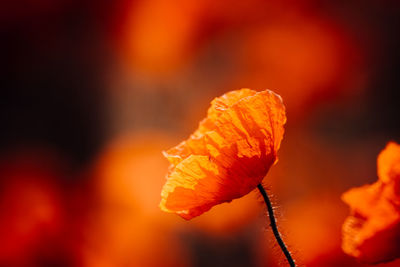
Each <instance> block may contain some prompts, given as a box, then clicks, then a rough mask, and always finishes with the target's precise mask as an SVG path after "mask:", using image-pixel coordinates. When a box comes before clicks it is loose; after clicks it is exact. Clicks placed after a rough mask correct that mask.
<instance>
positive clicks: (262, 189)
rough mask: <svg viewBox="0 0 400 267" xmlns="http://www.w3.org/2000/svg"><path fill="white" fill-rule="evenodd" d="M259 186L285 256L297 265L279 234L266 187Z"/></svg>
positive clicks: (293, 265) (274, 231) (275, 234)
mask: <svg viewBox="0 0 400 267" xmlns="http://www.w3.org/2000/svg"><path fill="white" fill-rule="evenodd" d="M257 188H258V190H260V193H261V195H262V196H263V198H264V201H265V204H266V205H267V210H268V216H269V221H270V224H269V225H270V226H271V228H272V232H273V233H274V236H275V239H276V241H277V242H278V244H279V246H280V247H281V250H282V251H283V253H284V254H285V257H286V259H287V261H288V262H289V265H290V266H291V267H295V266H296V264H295V263H294V260H293V258H292V255H290V252H289V250H288V249H287V247H286V245H285V243H284V242H283V240H282V238H281V235H280V234H279V231H278V226H277V225H276V219H275V215H274V210H273V208H272V204H271V201H270V200H269V197H268V195H267V192H266V191H265V189H264V187H263V186H262V185H261V184H259V185H257Z"/></svg>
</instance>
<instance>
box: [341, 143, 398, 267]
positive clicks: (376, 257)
mask: <svg viewBox="0 0 400 267" xmlns="http://www.w3.org/2000/svg"><path fill="white" fill-rule="evenodd" d="M378 177H379V179H378V181H377V182H375V183H374V184H372V185H364V186H362V187H359V188H353V189H351V190H349V191H348V192H346V193H344V194H343V196H342V199H343V201H344V202H346V203H347V204H348V205H349V206H350V210H351V214H350V216H349V217H348V218H347V219H346V221H345V222H344V224H343V241H342V248H343V250H344V252H346V253H347V254H349V255H352V256H354V257H356V258H358V259H360V260H362V261H365V262H369V263H378V262H383V261H389V260H393V259H395V258H398V257H400V145H398V144H396V143H393V142H391V143H389V144H388V145H387V146H386V148H385V149H384V150H383V151H382V152H381V153H380V154H379V156H378Z"/></svg>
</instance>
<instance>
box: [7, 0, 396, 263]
mask: <svg viewBox="0 0 400 267" xmlns="http://www.w3.org/2000/svg"><path fill="white" fill-rule="evenodd" d="M3 7H4V8H2V10H1V11H0V19H1V21H2V23H0V24H1V26H0V31H1V32H2V35H3V36H4V37H5V41H4V42H2V43H1V44H0V53H2V58H3V60H2V62H1V63H0V66H1V67H2V69H1V70H2V73H3V74H4V76H5V83H4V86H2V88H4V92H5V94H4V96H3V97H2V99H1V100H0V102H1V105H0V125H1V131H0V266H11V267H14V266H15V267H17V266H83V267H85V266H87V267H97V266H99V267H103V266H104V267H106V266H110V267H111V266H133V267H147V266H149V267H153V266H154V267H156V266H160V267H163V266H177V267H191V266H193V267H196V266H210V267H212V266H229V267H235V266H237V267H239V266H254V267H262V266H281V265H282V266H285V264H286V263H285V259H284V258H283V255H282V253H281V251H280V250H279V249H278V248H277V245H276V242H275V240H274V238H273V236H272V234H271V231H270V229H269V228H268V225H269V222H268V219H267V215H266V209H265V206H264V203H263V201H262V198H261V196H260V195H259V193H258V192H257V191H254V192H251V193H250V194H249V195H247V196H245V197H243V198H241V199H236V200H234V201H232V202H231V203H225V204H221V205H219V206H216V207H214V208H212V209H211V210H210V211H209V212H206V213H205V214H203V215H201V216H199V217H197V218H194V219H193V220H190V221H184V220H182V219H181V218H179V217H178V216H176V215H174V214H166V213H163V212H162V211H160V209H159V207H158V205H159V202H160V192H161V188H162V186H163V184H164V183H165V175H166V173H167V169H168V162H167V160H166V159H164V158H163V156H162V154H161V151H163V150H167V149H169V148H171V147H173V146H175V145H176V144H178V143H179V142H180V141H182V140H184V139H186V138H187V136H188V135H189V134H190V133H191V132H193V131H194V130H195V129H196V128H197V126H198V122H199V121H200V120H201V119H202V118H204V117H205V115H206V110H207V108H208V106H209V103H210V101H211V100H212V99H213V98H214V97H217V96H219V95H222V94H223V93H225V92H227V91H230V90H236V89H240V88H251V89H254V90H257V91H260V90H264V89H271V90H273V91H274V92H276V93H278V94H280V95H281V96H282V98H283V101H284V103H285V106H286V110H287V117H288V121H287V124H286V125H285V135H284V138H283V141H282V145H281V148H280V150H279V153H278V156H279V161H278V163H277V164H276V165H274V166H273V167H272V168H271V170H270V172H269V174H268V175H267V177H266V178H265V180H264V185H265V186H266V188H267V191H268V193H269V194H270V195H271V197H272V200H273V202H274V206H275V209H276V212H277V218H278V226H279V228H280V230H281V232H282V235H283V238H284V240H285V242H286V243H287V244H288V246H289V248H290V249H291V251H292V252H293V255H294V257H295V259H296V260H297V261H298V263H299V264H300V266H367V265H366V264H363V263H360V262H358V261H357V260H356V259H354V258H352V257H350V256H348V255H346V254H345V253H344V252H343V251H342V250H341V227H342V223H343V221H344V220H345V218H346V217H347V215H348V212H349V210H348V207H347V206H346V205H345V204H344V203H342V201H341V199H340V196H341V195H342V193H343V192H345V191H346V190H348V189H349V188H351V187H355V186H360V185H363V184H367V183H372V182H373V181H375V180H376V172H377V170H376V157H377V155H378V153H379V151H380V150H381V149H383V148H384V146H385V145H386V143H387V142H388V141H390V140H394V141H397V142H399V140H398V139H399V136H400V127H399V124H398V119H397V116H398V114H399V108H398V99H399V98H400V96H399V90H398V87H399V86H400V79H399V77H398V71H397V69H398V67H399V63H400V54H399V51H398V47H399V43H400V37H399V35H398V33H397V31H398V28H399V26H400V21H399V19H398V18H399V17H400V5H399V4H398V3H397V2H396V1H374V0H372V1H367V2H363V3H362V4H360V3H355V2H343V3H342V2H337V1H336V2H335V1H319V0H303V1H288V0H287V1H276V0H269V1H261V0H250V1H237V0H234V1H225V0H223V1H211V0H205V1H193V0H189V1H183V0H174V1H166V0H117V1H112V3H111V2H107V1H100V2H99V1H92V0H84V1H75V0H73V1H58V2H57V3H55V2H54V3H53V2H52V1H45V0H43V1H28V0H26V1H17V2H15V1H11V0H6V1H5V3H4V6H3ZM380 266H390V267H391V266H400V262H399V260H397V261H393V262H391V263H385V264H382V265H380Z"/></svg>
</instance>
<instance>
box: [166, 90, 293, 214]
mask: <svg viewBox="0 0 400 267" xmlns="http://www.w3.org/2000/svg"><path fill="white" fill-rule="evenodd" d="M285 122H286V115H285V106H284V105H283V103H282V99H281V97H280V96H279V95H277V94H275V93H273V92H272V91H269V90H266V91H262V92H256V91H253V90H250V89H241V90H237V91H231V92H228V93H226V94H224V95H223V96H221V97H219V98H216V99H214V100H213V101H212V102H211V107H210V108H209V110H208V116H207V118H205V119H204V120H203V121H201V122H200V125H199V128H198V129H197V130H196V131H195V132H194V134H192V135H191V136H190V137H189V139H187V140H186V141H183V142H182V143H180V144H179V145H177V146H176V147H174V148H171V149H170V150H168V151H166V152H164V156H165V157H166V158H167V159H168V160H169V162H170V168H169V172H168V175H167V182H166V184H165V185H164V188H163V190H162V192H161V197H162V199H161V203H160V208H161V209H162V210H163V211H166V212H175V213H177V214H179V215H180V216H181V217H183V218H185V219H191V218H193V217H196V216H198V215H200V214H202V213H204V212H206V211H208V210H209V209H210V208H211V207H213V206H215V205H217V204H220V203H223V202H230V201H231V200H233V199H235V198H239V197H242V196H244V195H246V194H248V193H249V192H250V191H251V190H253V189H254V188H255V187H256V186H257V185H258V184H259V183H260V182H261V181H262V180H263V178H264V176H265V175H266V174H267V172H268V170H269V168H270V167H271V165H272V164H274V163H275V162H276V161H277V151H278V149H279V146H280V143H281V140H282V137H283V132H284V129H283V125H284V124H285Z"/></svg>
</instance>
